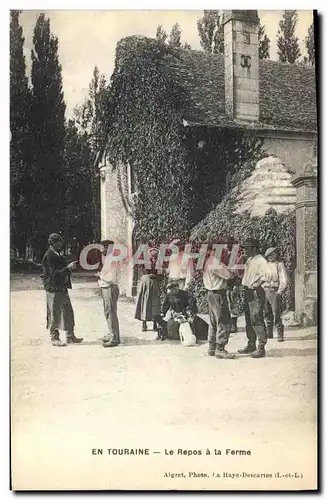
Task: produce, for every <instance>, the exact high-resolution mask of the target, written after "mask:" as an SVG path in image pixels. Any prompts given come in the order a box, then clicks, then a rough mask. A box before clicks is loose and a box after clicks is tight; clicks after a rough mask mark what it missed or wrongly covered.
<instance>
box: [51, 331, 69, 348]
mask: <svg viewBox="0 0 327 500" xmlns="http://www.w3.org/2000/svg"><path fill="white" fill-rule="evenodd" d="M50 337H51V344H52V345H53V346H55V347H65V346H66V344H65V343H64V342H61V340H60V338H59V332H58V330H55V331H54V332H50Z"/></svg>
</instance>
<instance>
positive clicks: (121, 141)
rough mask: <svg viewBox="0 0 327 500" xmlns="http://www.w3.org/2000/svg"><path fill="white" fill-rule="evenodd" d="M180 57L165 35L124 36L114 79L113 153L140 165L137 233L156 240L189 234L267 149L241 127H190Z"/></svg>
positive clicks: (114, 163)
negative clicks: (177, 70) (179, 74)
mask: <svg viewBox="0 0 327 500" xmlns="http://www.w3.org/2000/svg"><path fill="white" fill-rule="evenodd" d="M179 57H180V52H179V51H178V50H176V49H172V48H171V47H168V46H167V45H165V44H163V43H161V42H160V41H158V40H152V39H147V38H143V37H128V38H125V39H123V40H121V42H119V44H118V46H117V52H116V63H115V70H114V72H113V75H112V81H111V93H112V103H111V113H110V119H109V121H110V123H109V141H108V153H109V159H110V163H111V165H112V166H113V169H115V168H117V166H118V165H120V164H121V163H123V164H127V163H129V164H130V166H131V168H132V169H134V172H135V176H136V178H137V200H136V203H135V209H134V219H135V238H136V239H137V240H138V241H145V242H147V243H150V244H157V243H161V242H167V241H170V240H171V239H172V238H175V237H179V238H183V239H184V238H185V239H187V238H188V237H189V235H190V232H191V229H192V228H193V227H194V226H195V225H196V224H197V223H198V222H200V221H201V220H202V219H203V217H205V215H207V214H208V213H209V212H210V211H211V210H212V209H213V208H214V207H215V206H216V205H217V203H218V202H219V201H220V200H221V199H222V198H223V196H224V195H225V194H226V193H227V192H228V191H229V189H230V188H231V187H232V186H233V185H234V184H235V179H236V178H237V179H238V178H239V176H240V175H241V176H242V175H243V174H242V172H240V170H242V171H244V170H246V168H244V166H245V165H247V164H255V163H256V161H258V160H259V159H260V158H261V157H262V155H263V153H262V143H261V142H260V141H259V140H257V139H256V138H255V137H254V136H253V137H251V136H246V137H245V136H243V134H242V132H241V131H236V130H227V129H219V128H216V127H211V128H210V127H206V126H197V127H190V126H185V120H186V121H187V118H188V115H187V114H188V110H190V109H191V108H192V106H193V105H194V106H195V103H193V102H192V97H191V95H190V93H189V92H188V91H187V90H186V88H185V87H183V85H182V83H181V82H180V81H179V80H178V78H177V76H176V75H175V73H174V71H173V70H172V67H173V66H174V65H171V62H172V61H174V64H175V65H176V61H178V58H179Z"/></svg>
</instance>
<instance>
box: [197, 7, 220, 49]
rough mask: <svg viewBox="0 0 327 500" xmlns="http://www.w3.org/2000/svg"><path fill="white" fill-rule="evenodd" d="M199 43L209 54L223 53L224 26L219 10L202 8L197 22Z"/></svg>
mask: <svg viewBox="0 0 327 500" xmlns="http://www.w3.org/2000/svg"><path fill="white" fill-rule="evenodd" d="M197 27H198V33H199V36H200V44H201V47H202V48H203V50H204V51H205V52H209V53H210V54H218V53H220V54H223V53H224V27H223V25H222V23H221V15H220V14H219V10H204V11H203V17H202V18H201V19H199V20H198V22H197Z"/></svg>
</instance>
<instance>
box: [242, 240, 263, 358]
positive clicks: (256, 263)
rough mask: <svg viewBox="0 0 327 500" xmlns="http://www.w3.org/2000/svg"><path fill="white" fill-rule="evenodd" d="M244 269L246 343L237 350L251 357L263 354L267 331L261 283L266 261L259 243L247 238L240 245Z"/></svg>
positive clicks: (258, 356) (259, 356)
mask: <svg viewBox="0 0 327 500" xmlns="http://www.w3.org/2000/svg"><path fill="white" fill-rule="evenodd" d="M241 246H242V248H243V251H244V259H245V270H244V275H243V278H242V285H243V287H244V289H245V303H244V310H245V311H244V312H245V325H246V336H247V338H248V344H247V346H246V347H244V348H243V349H240V350H239V351H238V352H239V353H240V354H252V357H253V358H263V357H264V356H265V354H266V353H265V345H266V343H267V331H266V325H265V321H264V309H265V291H264V289H263V287H262V284H263V283H264V281H265V277H266V270H267V269H266V267H267V261H266V259H265V258H264V257H263V256H262V255H261V254H260V252H259V243H258V242H257V241H256V240H254V239H249V240H247V241H246V242H244V243H243V244H242V245H241Z"/></svg>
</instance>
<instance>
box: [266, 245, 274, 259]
mask: <svg viewBox="0 0 327 500" xmlns="http://www.w3.org/2000/svg"><path fill="white" fill-rule="evenodd" d="M274 252H276V247H269V248H268V249H267V250H266V252H265V257H268V256H269V255H270V254H272V253H274Z"/></svg>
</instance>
